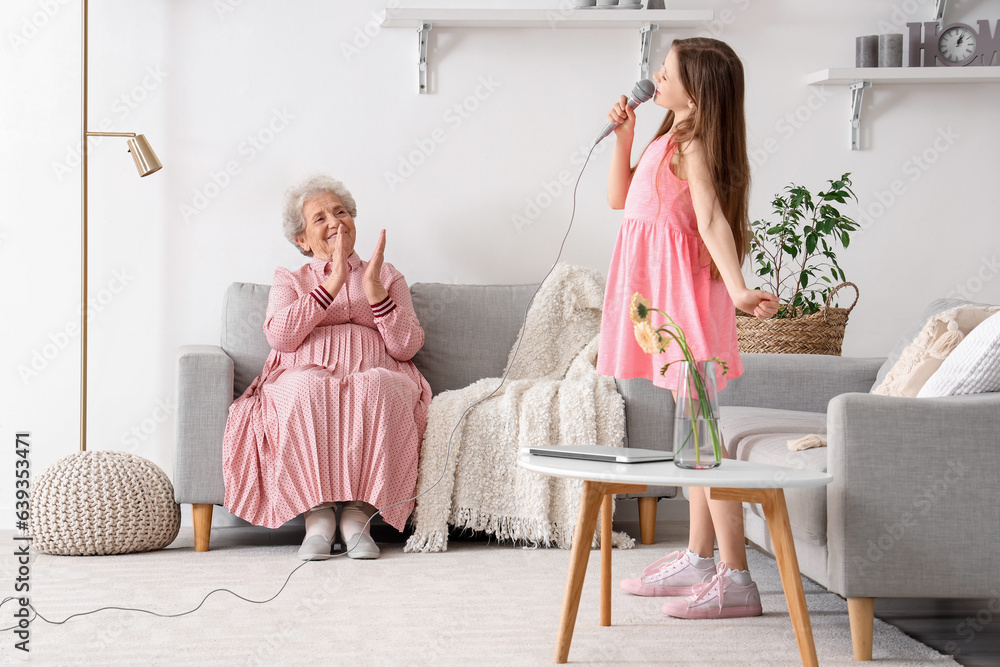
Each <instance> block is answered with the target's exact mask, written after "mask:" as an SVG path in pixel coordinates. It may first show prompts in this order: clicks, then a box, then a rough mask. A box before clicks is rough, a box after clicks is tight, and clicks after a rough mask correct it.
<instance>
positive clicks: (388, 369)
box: [223, 253, 431, 530]
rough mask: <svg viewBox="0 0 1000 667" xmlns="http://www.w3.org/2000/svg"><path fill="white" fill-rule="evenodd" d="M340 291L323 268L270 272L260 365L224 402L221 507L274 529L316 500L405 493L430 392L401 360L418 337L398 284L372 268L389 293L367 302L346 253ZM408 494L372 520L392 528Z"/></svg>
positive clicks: (360, 269)
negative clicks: (330, 288) (330, 287)
mask: <svg viewBox="0 0 1000 667" xmlns="http://www.w3.org/2000/svg"><path fill="white" fill-rule="evenodd" d="M348 265H349V267H350V272H349V275H348V278H347V281H346V282H345V284H344V287H343V288H341V290H340V292H339V293H338V294H336V295H335V296H333V297H331V296H330V295H329V294H327V292H326V290H324V289H323V288H322V287H321V286H320V285H321V283H322V282H323V281H324V280H326V279H327V278H328V277H329V276H330V264H329V263H328V262H326V261H323V260H316V259H314V260H313V261H311V262H309V263H308V264H306V265H305V266H303V267H301V268H300V269H298V270H296V271H289V270H288V269H285V268H282V267H279V268H278V269H276V270H275V272H274V284H273V285H272V287H271V293H270V297H269V300H268V306H267V315H266V319H265V322H264V333H265V335H266V336H267V340H268V343H270V345H271V354H270V355H269V356H268V358H267V362H266V363H265V364H264V370H263V372H262V373H261V374H260V376H259V377H258V378H256V379H255V380H254V381H253V382H252V383H251V384H250V386H249V387H248V388H247V390H246V391H245V392H244V393H243V395H242V396H240V397H239V398H238V399H236V400H235V401H234V402H233V404H232V405H231V406H230V408H229V420H228V422H227V424H226V432H225V437H224V440H223V477H224V480H225V485H226V494H225V505H226V508H227V509H229V511H231V512H232V513H233V514H235V515H237V516H239V517H241V518H243V519H245V520H247V521H249V522H250V523H253V524H255V525H258V526H266V527H268V528H277V527H278V526H280V525H282V524H283V523H285V522H286V521H288V520H290V519H292V518H293V517H295V516H297V515H299V514H301V513H303V512H305V511H306V510H308V509H309V508H311V507H315V506H317V505H320V504H322V503H326V502H340V501H346V500H363V501H365V502H367V503H370V504H371V505H374V506H375V507H376V508H379V509H382V508H386V507H387V506H389V505H392V504H394V503H397V502H401V501H405V500H407V499H408V498H410V497H411V496H413V494H414V489H415V488H416V482H417V457H418V454H419V451H420V441H421V438H422V437H423V432H424V429H425V428H426V426H427V409H428V406H429V405H430V400H431V388H430V385H429V384H427V381H426V380H425V379H424V378H423V376H422V375H420V373H419V371H417V369H416V367H415V366H414V365H413V362H412V361H410V359H411V358H412V357H413V355H414V354H416V352H417V350H419V349H420V347H421V346H422V345H423V343H424V331H423V329H422V328H421V326H420V323H419V322H418V321H417V316H416V313H414V311H413V305H412V303H411V301H410V288H409V286H408V285H407V284H406V280H405V279H404V278H403V276H402V274H401V273H399V271H397V270H396V269H395V268H394V267H393V266H392V265H391V264H383V265H382V274H381V278H382V284H383V285H384V286H385V288H386V290H388V292H389V296H388V297H387V298H386V300H385V301H383V302H382V303H379V304H376V305H374V306H372V305H369V303H368V299H367V298H366V296H365V291H364V282H363V277H364V271H365V266H366V263H365V262H363V261H361V259H360V258H359V257H358V255H357V254H356V253H355V254H351V256H350V257H349V258H348ZM412 510H413V501H410V502H407V503H404V504H402V505H399V506H397V507H392V508H390V509H386V510H385V511H384V512H383V514H382V518H383V519H384V520H385V521H386V523H388V524H390V525H391V526H393V527H394V528H396V529H397V530H402V529H403V528H404V526H405V523H406V518H407V517H408V516H409V515H410V512H411V511H412Z"/></svg>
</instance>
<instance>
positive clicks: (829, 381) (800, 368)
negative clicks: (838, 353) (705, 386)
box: [719, 354, 885, 412]
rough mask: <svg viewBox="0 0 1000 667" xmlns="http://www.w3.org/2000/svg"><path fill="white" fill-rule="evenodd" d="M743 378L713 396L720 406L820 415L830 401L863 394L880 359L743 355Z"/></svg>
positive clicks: (825, 355) (814, 355) (734, 379)
mask: <svg viewBox="0 0 1000 667" xmlns="http://www.w3.org/2000/svg"><path fill="white" fill-rule="evenodd" d="M740 357H741V359H742V360H743V375H741V376H740V377H738V378H733V379H732V380H729V382H728V383H727V385H726V388H725V389H724V390H722V391H721V392H720V393H719V402H720V403H721V404H722V405H740V406H746V407H755V408H778V409H782V410H799V411H802V412H826V406H827V403H829V402H830V399H832V398H833V397H834V396H838V395H840V394H844V393H848V392H867V391H869V390H870V389H871V388H872V385H873V384H874V383H875V376H876V374H877V373H878V369H879V367H881V365H882V363H883V362H884V361H885V359H884V358H856V357H835V356H832V355H827V354H743V355H740Z"/></svg>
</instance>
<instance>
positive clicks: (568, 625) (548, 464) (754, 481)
mask: <svg viewBox="0 0 1000 667" xmlns="http://www.w3.org/2000/svg"><path fill="white" fill-rule="evenodd" d="M608 449H612V448H610V447H609V448H608ZM517 464H518V465H519V466H521V467H522V468H526V469H527V470H532V471H534V472H539V473H542V474H545V475H552V476H554V477H568V478H572V479H582V480H584V482H583V494H582V496H581V498H580V512H579V515H578V517H577V520H576V531H575V533H574V535H573V547H572V550H571V552H570V565H569V573H568V574H567V576H566V592H565V594H564V596H563V607H562V618H561V620H560V622H559V637H558V639H557V640H556V653H555V657H554V659H553V662H557V663H564V662H566V660H567V659H568V657H569V646H570V642H572V640H573V628H574V627H575V625H576V613H577V610H578V609H579V607H580V593H581V592H582V591H583V579H584V576H585V575H586V573H587V561H588V560H589V558H590V546H591V542H592V536H593V534H594V528H595V527H596V525H597V514H598V510H599V509H600V510H601V511H600V514H601V625H605V626H607V625H611V498H612V496H613V495H614V494H616V493H642V492H643V491H645V490H646V485H647V484H653V485H662V486H706V487H710V494H711V497H712V498H714V499H717V500H737V501H741V502H748V503H760V504H761V506H762V507H763V509H764V518H765V520H766V521H767V525H768V528H769V530H770V532H771V539H772V542H773V544H774V557H775V560H777V562H778V572H779V573H780V575H781V584H782V587H783V588H784V590H785V599H786V600H787V601H788V613H789V615H790V616H791V619H792V627H793V629H794V630H795V639H796V641H797V642H798V646H799V656H800V657H801V658H802V664H803V665H809V666H813V665H818V663H817V661H816V646H815V644H814V643H813V636H812V626H811V625H810V623H809V610H808V609H807V608H806V597H805V593H804V592H803V590H802V580H801V578H800V577H799V561H798V559H797V558H796V556H795V545H794V543H793V542H792V529H791V526H790V525H789V523H788V509H787V507H786V506H785V493H784V489H805V488H816V487H821V486H826V485H827V484H829V483H830V482H831V481H832V480H833V477H832V476H830V475H828V474H827V473H822V472H817V471H815V470H797V469H793V468H781V467H778V466H771V465H765V464H761V463H750V462H747V461H733V460H730V459H726V460H724V461H723V462H722V465H721V466H719V467H718V468H713V469H711V470H687V469H684V468H678V467H677V466H675V465H674V464H673V462H670V461H665V462H659V463H606V462H602V461H580V460H576V459H564V458H556V457H553V456H537V455H532V454H528V453H526V452H522V453H521V455H520V456H519V457H518V460H517Z"/></svg>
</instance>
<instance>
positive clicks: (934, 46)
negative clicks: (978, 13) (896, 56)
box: [906, 19, 1000, 67]
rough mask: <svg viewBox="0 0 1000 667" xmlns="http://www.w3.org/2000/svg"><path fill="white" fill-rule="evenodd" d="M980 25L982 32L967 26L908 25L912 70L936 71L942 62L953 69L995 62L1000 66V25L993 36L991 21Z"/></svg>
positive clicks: (930, 22) (953, 24)
mask: <svg viewBox="0 0 1000 667" xmlns="http://www.w3.org/2000/svg"><path fill="white" fill-rule="evenodd" d="M976 24H977V25H978V26H979V30H976V29H975V28H973V27H972V26H969V25H966V24H964V23H952V24H951V25H946V26H944V27H942V26H940V25H938V23H937V22H936V21H928V22H926V23H907V24H906V27H908V28H909V29H910V59H909V65H910V67H936V66H937V65H938V63H939V62H940V64H942V65H946V66H949V67H965V66H969V65H980V66H990V65H993V61H994V60H997V65H1000V58H997V57H996V56H997V52H998V51H1000V21H997V22H996V28H995V29H994V30H993V31H992V32H991V31H990V22H989V21H988V20H987V19H980V20H979V21H977V22H976ZM921 51H922V52H923V58H922V59H921V57H920V53H921Z"/></svg>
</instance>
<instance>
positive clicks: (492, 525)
mask: <svg viewBox="0 0 1000 667" xmlns="http://www.w3.org/2000/svg"><path fill="white" fill-rule="evenodd" d="M448 523H449V524H450V525H452V526H454V527H455V528H463V529H468V530H474V531H478V532H484V533H486V534H487V535H493V536H494V537H496V538H497V540H498V541H500V542H513V543H514V544H515V545H516V544H521V545H523V546H530V547H539V546H543V547H552V546H556V547H559V548H560V549H569V548H570V547H571V546H572V543H573V530H572V527H571V528H570V530H569V531H566V530H563V529H562V528H561V527H560V526H558V525H557V524H555V523H552V522H551V521H540V520H537V519H524V518H519V517H509V516H505V517H502V516H496V515H494V514H490V513H488V512H483V511H480V510H475V509H472V508H469V507H459V508H457V509H456V510H455V511H454V512H453V513H452V517H451V520H449V521H448ZM599 546H600V533H599V531H595V533H594V539H593V542H592V543H591V548H593V549H596V548H598V547H599ZM611 546H612V547H615V548H618V549H631V548H633V547H635V539H634V538H632V537H630V536H629V535H628V533H625V532H623V531H612V533H611ZM447 550H448V536H447V535H446V534H444V533H442V532H440V531H431V532H427V533H414V534H413V535H411V536H410V537H409V539H407V540H406V544H405V545H404V546H403V551H404V552H406V553H440V552H442V551H447Z"/></svg>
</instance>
